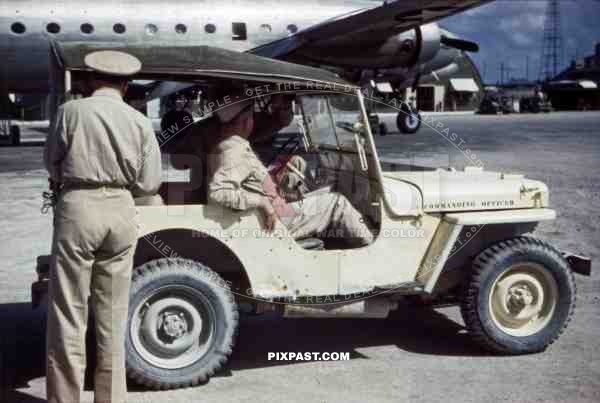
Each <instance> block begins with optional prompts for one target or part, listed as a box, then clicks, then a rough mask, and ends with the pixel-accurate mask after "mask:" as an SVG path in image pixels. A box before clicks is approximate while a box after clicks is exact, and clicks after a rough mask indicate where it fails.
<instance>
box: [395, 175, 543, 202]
mask: <svg viewBox="0 0 600 403" xmlns="http://www.w3.org/2000/svg"><path fill="white" fill-rule="evenodd" d="M383 178H384V188H385V193H386V196H387V197H388V201H389V204H390V207H391V208H392V209H393V210H395V212H397V213H400V211H402V213H404V214H405V213H406V212H407V209H415V208H419V209H422V210H423V211H425V212H450V211H481V210H506V209H523V208H542V207H548V204H549V200H548V187H547V186H546V185H545V184H544V183H542V182H539V181H534V180H530V179H525V178H524V177H523V175H515V174H503V173H499V172H486V171H484V170H483V169H481V168H476V167H467V168H465V170H464V171H456V170H454V169H452V168H451V169H449V170H443V169H437V170H430V171H421V170H419V171H417V170H415V171H406V172H384V173H383ZM402 213H400V214H402Z"/></svg>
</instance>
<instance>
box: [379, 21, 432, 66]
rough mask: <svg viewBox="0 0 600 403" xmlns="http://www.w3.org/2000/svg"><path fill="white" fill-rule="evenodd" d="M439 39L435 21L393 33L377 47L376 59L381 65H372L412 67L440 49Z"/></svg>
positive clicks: (429, 58)
mask: <svg viewBox="0 0 600 403" xmlns="http://www.w3.org/2000/svg"><path fill="white" fill-rule="evenodd" d="M440 39H441V33H440V28H439V26H438V25H437V24H435V23H433V24H427V25H423V26H421V27H418V28H416V29H413V30H410V31H407V32H403V33H401V34H398V35H394V36H392V37H390V38H389V39H388V40H387V41H386V42H385V43H384V44H383V45H382V46H381V47H380V48H379V49H378V52H377V53H378V56H379V57H377V58H376V59H378V60H381V62H382V64H383V65H380V66H374V67H379V68H382V67H383V68H386V67H392V66H393V67H396V68H397V67H412V66H414V65H416V64H422V63H425V62H427V61H429V60H431V59H433V58H434V57H435V55H436V54H437V52H438V51H439V50H440ZM382 59H383V60H382Z"/></svg>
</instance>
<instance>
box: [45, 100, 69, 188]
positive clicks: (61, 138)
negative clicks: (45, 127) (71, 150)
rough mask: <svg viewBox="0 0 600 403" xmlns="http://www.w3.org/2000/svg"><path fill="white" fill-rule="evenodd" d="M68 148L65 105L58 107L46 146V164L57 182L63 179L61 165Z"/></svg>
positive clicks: (51, 177)
mask: <svg viewBox="0 0 600 403" xmlns="http://www.w3.org/2000/svg"><path fill="white" fill-rule="evenodd" d="M67 148H68V140H67V133H66V125H65V109H64V106H61V107H59V108H58V111H57V113H56V118H55V119H54V123H53V125H52V127H51V128H50V130H49V132H48V136H47V137H46V146H45V147H44V164H45V166H46V170H47V171H48V174H49V175H50V179H51V180H52V181H54V182H56V183H60V182H61V180H62V178H61V169H60V165H61V163H62V161H63V159H64V158H65V155H66V154H67Z"/></svg>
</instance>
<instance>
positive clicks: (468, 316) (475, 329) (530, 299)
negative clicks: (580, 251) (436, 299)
mask: <svg viewBox="0 0 600 403" xmlns="http://www.w3.org/2000/svg"><path fill="white" fill-rule="evenodd" d="M575 294H576V289H575V282H574V279H573V274H572V272H571V269H570V267H569V264H568V263H567V261H566V260H565V259H564V258H563V257H562V255H561V254H560V252H558V251H557V250H556V249H554V248H553V247H551V246H550V245H548V244H547V243H545V242H542V241H540V240H537V239H533V238H527V237H520V238H515V239H510V240H507V241H503V242H500V243H498V244H496V245H494V246H492V247H490V248H488V249H486V250H484V251H483V252H482V253H480V254H479V256H477V258H476V259H475V260H474V262H473V274H472V277H471V280H470V282H469V284H468V286H467V287H466V291H465V295H464V296H463V301H462V306H461V312H462V316H463V318H464V321H465V324H466V326H467V328H468V330H469V332H470V333H471V334H472V336H473V337H474V339H475V341H477V342H478V343H479V344H481V345H482V346H483V347H484V348H486V349H487V350H490V351H493V352H497V353H504V354H526V353H534V352H538V351H542V350H544V349H545V348H546V347H547V346H548V345H550V344H551V343H553V342H554V341H555V340H556V339H557V338H558V337H559V336H560V334H561V333H562V331H563V330H564V329H565V328H566V326H567V324H568V322H569V320H570V319H571V316H572V315H573V310H574V308H575Z"/></svg>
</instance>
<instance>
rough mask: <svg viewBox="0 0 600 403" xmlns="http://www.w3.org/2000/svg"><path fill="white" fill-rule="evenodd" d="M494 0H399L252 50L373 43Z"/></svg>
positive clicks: (275, 54)
mask: <svg viewBox="0 0 600 403" xmlns="http://www.w3.org/2000/svg"><path fill="white" fill-rule="evenodd" d="M490 1H493V0H396V1H388V2H384V4H383V5H382V6H379V7H375V8H370V9H361V10H358V11H355V12H353V13H351V14H346V15H342V16H340V17H337V18H334V19H331V20H328V21H324V22H322V23H320V24H317V25H314V26H312V27H309V28H307V29H304V30H302V31H299V32H298V33H296V34H295V35H292V36H290V37H287V38H284V39H280V40H278V41H274V42H271V43H268V44H266V45H263V46H260V47H257V48H254V49H252V50H250V52H251V53H254V54H256V55H260V56H265V57H271V58H276V59H285V58H286V56H288V55H290V54H291V53H293V52H296V51H298V50H302V51H304V50H306V49H310V48H313V47H314V48H318V49H323V48H326V47H327V45H328V44H332V45H333V44H335V45H336V46H339V45H343V44H349V45H353V46H357V45H359V46H370V45H374V44H378V43H381V42H382V41H384V40H386V39H387V38H389V37H390V36H391V35H394V34H399V33H402V32H405V31H408V30H411V29H413V28H416V27H418V26H420V25H423V24H427V23H429V22H433V21H437V20H439V19H442V18H444V17H448V16H450V15H453V14H456V13H460V12H462V11H465V10H467V9H470V8H473V7H476V6H480V5H482V4H484V3H487V2H490Z"/></svg>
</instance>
